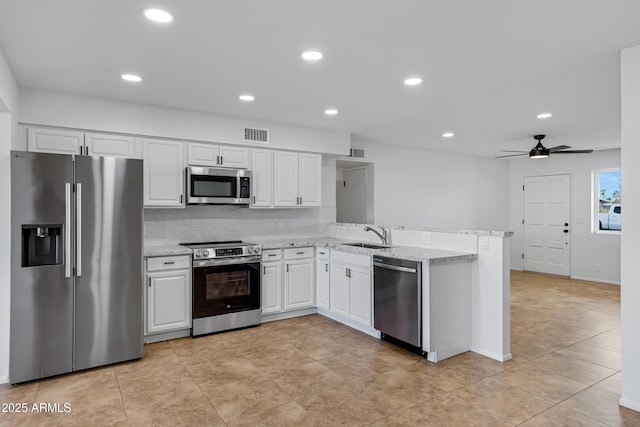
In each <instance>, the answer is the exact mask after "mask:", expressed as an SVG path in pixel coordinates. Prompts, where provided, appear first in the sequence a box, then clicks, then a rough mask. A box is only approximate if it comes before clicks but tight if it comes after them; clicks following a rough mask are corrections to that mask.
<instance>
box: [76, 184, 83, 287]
mask: <svg viewBox="0 0 640 427" xmlns="http://www.w3.org/2000/svg"><path fill="white" fill-rule="evenodd" d="M76 276H78V277H80V276H82V184H81V183H77V184H76Z"/></svg>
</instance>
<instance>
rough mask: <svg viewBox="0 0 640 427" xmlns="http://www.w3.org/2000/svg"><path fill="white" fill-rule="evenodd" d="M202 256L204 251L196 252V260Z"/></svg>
mask: <svg viewBox="0 0 640 427" xmlns="http://www.w3.org/2000/svg"><path fill="white" fill-rule="evenodd" d="M200 255H202V251H201V250H200V249H198V250H196V258H200Z"/></svg>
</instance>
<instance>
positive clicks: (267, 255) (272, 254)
mask: <svg viewBox="0 0 640 427" xmlns="http://www.w3.org/2000/svg"><path fill="white" fill-rule="evenodd" d="M277 255H278V254H269V255H267V256H277Z"/></svg>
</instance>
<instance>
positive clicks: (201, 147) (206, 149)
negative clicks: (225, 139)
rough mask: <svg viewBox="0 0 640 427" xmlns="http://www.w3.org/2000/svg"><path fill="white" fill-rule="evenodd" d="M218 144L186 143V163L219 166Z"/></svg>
mask: <svg viewBox="0 0 640 427" xmlns="http://www.w3.org/2000/svg"><path fill="white" fill-rule="evenodd" d="M219 148H220V147H219V146H218V145H215V144H200V143H197V142H190V143H188V144H187V164H189V165H191V166H220V151H219Z"/></svg>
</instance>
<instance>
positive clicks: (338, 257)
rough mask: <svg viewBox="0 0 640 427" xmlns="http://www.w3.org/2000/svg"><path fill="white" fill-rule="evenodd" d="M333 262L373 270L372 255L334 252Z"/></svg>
mask: <svg viewBox="0 0 640 427" xmlns="http://www.w3.org/2000/svg"><path fill="white" fill-rule="evenodd" d="M331 260H332V261H338V262H342V263H345V264H348V265H353V266H360V267H364V268H371V255H362V254H354V253H352V252H341V251H336V250H332V251H331Z"/></svg>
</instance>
